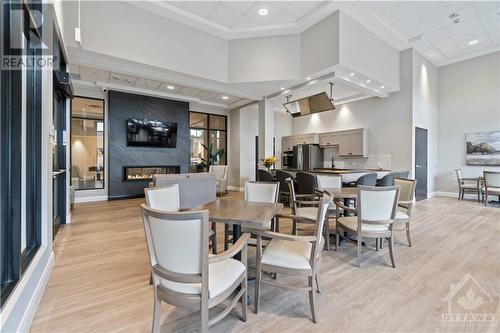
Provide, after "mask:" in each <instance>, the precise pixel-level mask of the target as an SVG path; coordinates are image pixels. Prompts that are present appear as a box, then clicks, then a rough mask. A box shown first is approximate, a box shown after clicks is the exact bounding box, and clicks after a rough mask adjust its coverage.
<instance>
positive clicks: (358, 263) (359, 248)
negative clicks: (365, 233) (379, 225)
mask: <svg viewBox="0 0 500 333" xmlns="http://www.w3.org/2000/svg"><path fill="white" fill-rule="evenodd" d="M362 247H363V239H362V237H361V235H358V257H357V258H356V264H357V266H358V267H361V248H362Z"/></svg>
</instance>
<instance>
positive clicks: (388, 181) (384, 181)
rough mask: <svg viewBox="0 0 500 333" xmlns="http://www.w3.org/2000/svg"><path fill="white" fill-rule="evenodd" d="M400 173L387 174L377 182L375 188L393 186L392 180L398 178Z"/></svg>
mask: <svg viewBox="0 0 500 333" xmlns="http://www.w3.org/2000/svg"><path fill="white" fill-rule="evenodd" d="M400 174H401V172H389V173H388V174H387V175H385V176H384V177H382V178H381V179H380V180H379V181H378V182H377V186H392V185H394V178H399V176H400Z"/></svg>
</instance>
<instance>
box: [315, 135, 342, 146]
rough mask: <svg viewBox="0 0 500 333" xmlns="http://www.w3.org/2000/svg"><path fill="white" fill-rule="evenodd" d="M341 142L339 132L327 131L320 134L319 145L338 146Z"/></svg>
mask: <svg viewBox="0 0 500 333" xmlns="http://www.w3.org/2000/svg"><path fill="white" fill-rule="evenodd" d="M339 143H340V135H339V134H338V132H326V133H320V134H319V146H320V147H322V148H327V147H338V146H339Z"/></svg>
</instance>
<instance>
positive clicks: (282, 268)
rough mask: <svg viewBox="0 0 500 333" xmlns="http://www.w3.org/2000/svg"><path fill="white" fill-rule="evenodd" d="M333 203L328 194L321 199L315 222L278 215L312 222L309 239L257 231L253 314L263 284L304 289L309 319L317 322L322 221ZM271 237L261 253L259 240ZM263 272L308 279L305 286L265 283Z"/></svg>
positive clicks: (322, 239) (322, 240) (255, 310)
mask: <svg viewBox="0 0 500 333" xmlns="http://www.w3.org/2000/svg"><path fill="white" fill-rule="evenodd" d="M331 202H332V197H331V196H330V195H325V196H324V197H323V198H321V200H320V203H319V208H318V210H317V214H316V216H315V218H314V219H309V218H306V217H301V216H295V215H278V216H277V218H278V219H279V218H286V219H292V220H308V221H309V222H310V223H314V225H315V227H314V233H313V235H311V236H296V235H288V234H284V233H278V232H272V231H257V232H256V234H257V255H256V256H257V258H256V259H257V272H256V273H257V274H256V279H255V300H254V312H255V313H258V311H259V303H260V291H261V288H262V285H269V286H273V287H279V288H285V289H293V290H307V291H308V292H309V306H310V308H311V319H312V321H313V322H314V323H316V322H317V318H316V312H315V304H314V298H315V293H316V292H320V285H319V275H320V265H319V264H320V260H321V250H322V249H323V243H324V238H323V237H322V235H321V234H322V231H323V223H324V221H325V217H326V213H327V210H328V206H329V205H330V203H331ZM263 237H266V238H270V239H271V240H270V242H269V243H268V245H267V246H266V248H265V249H264V250H262V238H263ZM262 272H269V273H273V274H276V273H277V274H284V275H291V276H305V277H307V280H308V285H307V287H296V286H290V285H289V283H282V282H278V279H277V280H272V281H268V280H264V279H263V278H262Z"/></svg>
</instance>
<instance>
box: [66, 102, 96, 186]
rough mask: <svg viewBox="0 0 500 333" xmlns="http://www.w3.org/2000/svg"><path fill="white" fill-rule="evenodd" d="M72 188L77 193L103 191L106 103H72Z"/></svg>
mask: <svg viewBox="0 0 500 333" xmlns="http://www.w3.org/2000/svg"><path fill="white" fill-rule="evenodd" d="M71 185H72V186H74V187H75V189H76V190H95V189H102V188H104V100H102V99H92V98H84V97H75V98H74V99H73V100H72V101H71Z"/></svg>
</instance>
